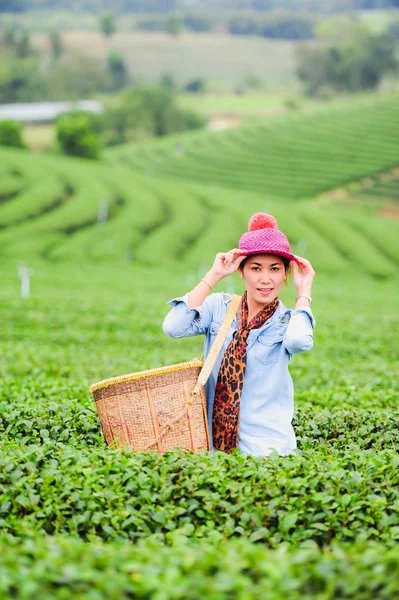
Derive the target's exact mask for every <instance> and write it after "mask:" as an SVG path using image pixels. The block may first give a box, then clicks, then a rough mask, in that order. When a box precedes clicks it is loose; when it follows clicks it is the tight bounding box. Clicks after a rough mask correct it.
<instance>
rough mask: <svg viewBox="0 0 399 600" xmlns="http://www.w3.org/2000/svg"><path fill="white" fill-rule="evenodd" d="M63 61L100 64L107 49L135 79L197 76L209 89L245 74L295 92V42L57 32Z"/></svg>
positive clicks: (39, 40)
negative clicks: (79, 58)
mask: <svg viewBox="0 0 399 600" xmlns="http://www.w3.org/2000/svg"><path fill="white" fill-rule="evenodd" d="M34 43H35V45H36V46H37V47H38V48H41V49H42V50H46V49H47V47H48V36H47V35H45V34H36V35H35V36H34ZM63 45H64V48H65V54H64V60H68V58H69V59H73V58H74V57H75V58H76V57H77V56H82V55H84V56H91V57H93V58H96V59H99V60H100V61H103V62H105V61H106V57H107V55H108V53H109V51H110V50H115V51H116V52H118V53H119V54H121V56H123V58H124V59H125V60H126V63H127V65H128V68H129V72H130V74H131V75H132V77H134V78H135V79H137V78H139V79H141V80H145V81H158V80H159V79H160V78H161V77H162V75H164V74H165V73H173V76H174V77H175V79H176V81H177V82H178V83H179V84H185V83H187V82H188V81H191V80H192V79H195V78H198V77H202V78H204V79H206V80H207V83H208V87H209V89H210V91H212V90H213V89H215V88H216V89H217V90H220V89H222V90H223V89H227V90H230V89H231V87H232V86H233V85H239V84H240V83H241V82H242V80H243V79H244V78H245V76H246V75H255V76H257V77H259V78H260V79H261V80H262V82H264V83H265V85H266V86H267V88H268V89H269V90H276V89H277V90H280V91H281V89H283V91H284V92H285V93H287V92H291V91H294V92H295V91H297V90H298V89H299V84H298V81H297V78H296V75H295V65H296V63H295V44H294V43H292V42H290V41H285V40H268V39H265V38H258V37H250V38H248V37H241V36H229V35H226V34H218V33H204V34H192V33H183V34H182V35H180V36H178V37H177V38H176V37H173V36H170V35H169V34H165V33H159V32H154V33H145V32H139V31H130V32H119V33H117V34H116V35H115V36H113V37H112V39H111V40H110V41H109V40H105V39H104V36H102V35H101V34H100V33H99V32H96V31H79V30H78V31H67V32H65V33H64V34H63Z"/></svg>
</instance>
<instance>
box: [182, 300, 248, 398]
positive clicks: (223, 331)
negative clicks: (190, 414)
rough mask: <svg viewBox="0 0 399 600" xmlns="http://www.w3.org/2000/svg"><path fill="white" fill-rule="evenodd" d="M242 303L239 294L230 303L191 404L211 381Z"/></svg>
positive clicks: (192, 394)
mask: <svg viewBox="0 0 399 600" xmlns="http://www.w3.org/2000/svg"><path fill="white" fill-rule="evenodd" d="M240 302H241V296H238V294H233V298H232V300H231V302H230V306H229V308H228V310H227V312H226V316H225V317H224V320H223V323H222V325H221V327H220V329H219V332H218V334H217V336H216V339H215V341H214V342H213V344H212V348H211V349H210V352H209V354H208V356H207V358H206V361H205V363H204V366H203V367H202V369H201V371H200V374H199V375H198V381H197V383H196V385H195V387H194V389H193V391H192V392H191V395H190V400H189V403H190V404H192V402H193V396H194V395H196V394H199V391H200V389H201V387H202V386H204V385H205V384H206V382H207V381H208V379H209V376H210V374H211V373H212V369H213V367H214V366H215V362H216V359H217V357H218V356H219V352H220V350H221V349H222V346H223V343H224V341H225V339H226V336H227V333H228V331H229V329H230V325H231V324H232V322H233V319H234V317H235V315H236V313H237V309H238V306H239V304H240Z"/></svg>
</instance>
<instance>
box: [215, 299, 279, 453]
mask: <svg viewBox="0 0 399 600" xmlns="http://www.w3.org/2000/svg"><path fill="white" fill-rule="evenodd" d="M278 302H279V300H278V298H275V299H274V300H273V302H271V303H270V304H268V305H267V306H265V307H264V308H262V310H260V311H259V312H258V313H257V314H256V315H255V316H254V317H253V319H252V320H251V321H250V322H249V323H248V302H247V292H245V293H244V295H243V297H242V299H241V303H240V306H239V307H238V311H237V326H238V329H237V331H235V332H234V335H233V339H232V340H231V342H230V344H229V345H228V347H227V348H226V351H225V353H224V356H223V359H222V363H221V365H220V370H219V375H218V380H217V384H216V390H215V401H214V405H213V414H212V432H213V445H214V446H215V448H216V449H217V450H223V451H224V452H227V453H228V454H229V453H230V452H231V451H232V449H233V448H237V447H238V441H239V415H240V398H241V392H242V387H243V385H244V375H245V368H246V364H247V340H248V336H249V332H250V331H251V330H252V329H259V327H262V325H263V324H264V323H265V322H266V321H267V320H268V319H270V317H271V316H272V315H273V314H274V312H275V311H276V309H277V306H278Z"/></svg>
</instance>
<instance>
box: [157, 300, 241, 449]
mask: <svg viewBox="0 0 399 600" xmlns="http://www.w3.org/2000/svg"><path fill="white" fill-rule="evenodd" d="M240 302H241V296H238V295H237V294H234V295H233V298H232V300H231V302H230V306H229V308H228V310H227V312H226V316H225V318H224V320H223V323H222V325H221V327H220V329H219V332H218V334H217V336H216V339H215V341H214V342H213V344H212V348H211V350H210V352H209V354H208V356H207V358H206V361H205V363H204V366H203V367H202V369H201V371H200V374H199V375H198V381H197V383H196V384H195V386H194V388H193V390H192V392H191V394H190V396H189V398H188V400H187V404H186V405H185V407H184V409H183V411H182V412H181V413H180V414H178V415H177V416H176V417H175V418H174V419H172V421H170V422H169V423H168V424H167V425H166V426H165V427H164V428H163V430H162V431H161V432H160V433H159V434H158V435H157V436H156V437H155V438H154V439H153V440H152V442H151V443H150V444H148V446H147V448H146V450H149V449H150V448H151V446H154V445H155V444H156V443H158V442H159V440H160V439H162V438H163V437H164V435H165V434H166V433H167V432H168V431H169V429H171V428H172V426H173V425H174V424H175V423H177V421H180V419H182V418H183V417H184V416H186V415H187V410H188V408H187V405H191V404H192V403H193V401H194V396H195V395H198V394H200V392H201V388H202V387H203V386H204V385H205V383H206V382H207V381H208V378H209V376H210V374H211V373H212V369H213V367H214V365H215V362H216V359H217V357H218V355H219V352H220V350H221V348H222V346H223V342H224V340H225V339H226V336H227V333H228V331H229V329H230V325H231V324H232V322H233V319H234V316H235V314H236V312H237V309H238V306H239V304H240Z"/></svg>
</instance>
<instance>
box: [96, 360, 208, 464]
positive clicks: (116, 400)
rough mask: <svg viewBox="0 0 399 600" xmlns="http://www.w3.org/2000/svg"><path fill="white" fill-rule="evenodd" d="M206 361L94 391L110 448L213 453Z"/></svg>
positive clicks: (105, 384) (117, 379)
mask: <svg viewBox="0 0 399 600" xmlns="http://www.w3.org/2000/svg"><path fill="white" fill-rule="evenodd" d="M201 368H202V362H201V361H199V360H197V359H194V360H192V361H189V362H185V363H179V364H176V365H171V366H169V367H162V368H157V369H150V370H148V371H141V372H139V373H130V374H128V375H122V376H120V377H113V378H112V379H105V380H104V381H100V382H98V383H93V384H92V385H91V386H90V391H91V392H92V394H93V397H94V400H95V402H96V408H97V412H98V416H99V419H100V423H101V428H102V431H103V434H104V438H105V441H106V443H107V444H108V445H112V446H115V447H119V448H120V447H126V446H130V447H131V448H132V449H133V450H158V452H166V451H168V450H171V449H172V448H175V447H179V448H183V449H186V450H192V451H193V452H200V451H202V450H209V431H208V422H207V414H206V398H205V393H204V390H203V387H202V386H200V387H199V393H198V394H193V395H192V394H191V392H192V390H193V388H194V387H195V385H196V384H197V381H198V375H199V373H200V371H201Z"/></svg>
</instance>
